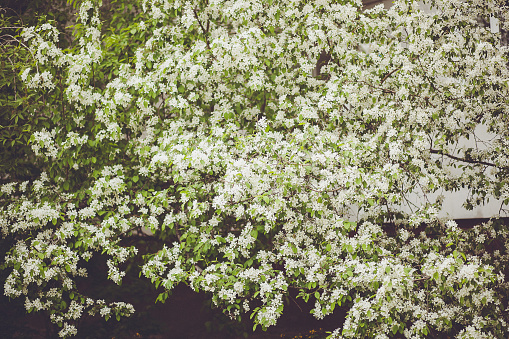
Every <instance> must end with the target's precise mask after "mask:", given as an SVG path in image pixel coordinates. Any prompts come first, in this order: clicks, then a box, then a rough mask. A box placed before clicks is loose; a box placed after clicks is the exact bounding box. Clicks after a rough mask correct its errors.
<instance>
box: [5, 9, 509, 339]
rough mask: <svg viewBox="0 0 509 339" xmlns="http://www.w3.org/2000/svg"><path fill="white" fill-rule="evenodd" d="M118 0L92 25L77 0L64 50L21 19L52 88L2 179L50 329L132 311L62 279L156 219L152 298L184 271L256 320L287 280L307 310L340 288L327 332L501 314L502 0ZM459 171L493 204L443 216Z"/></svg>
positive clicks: (508, 136) (34, 294) (269, 311)
mask: <svg viewBox="0 0 509 339" xmlns="http://www.w3.org/2000/svg"><path fill="white" fill-rule="evenodd" d="M132 3H133V5H134V6H135V7H134V8H135V10H133V11H130V12H129V11H127V12H128V13H127V14H126V12H125V11H122V13H120V12H119V13H116V14H115V15H127V16H131V17H130V19H129V20H124V21H123V22H127V23H128V25H129V27H123V28H121V29H120V28H118V27H117V28H115V27H111V34H109V33H108V34H107V35H102V34H101V32H104V31H105V30H104V29H102V27H101V25H103V24H104V25H107V24H108V23H107V22H104V23H102V22H101V20H100V18H99V13H100V11H99V7H100V6H101V4H100V1H99V2H97V1H83V2H82V3H81V7H80V10H79V13H78V17H79V20H78V23H77V25H76V30H75V32H74V37H75V40H76V44H75V45H74V47H72V48H70V49H67V50H61V49H59V48H58V46H57V45H56V42H57V39H58V34H57V33H56V31H55V30H54V28H52V26H50V25H47V24H43V25H41V26H40V27H37V28H26V29H25V30H24V31H23V33H22V36H23V38H24V39H25V40H24V41H25V42H26V44H27V46H28V47H27V48H28V49H29V50H30V52H31V53H32V54H33V55H34V62H33V64H31V65H27V68H26V69H25V70H24V71H23V72H22V73H21V74H20V78H21V80H22V81H23V84H24V86H25V88H26V90H27V91H30V92H31V93H46V92H48V90H55V88H58V93H60V94H62V95H61V96H59V95H57V94H55V93H56V92H57V91H55V93H53V92H48V93H50V94H49V95H53V99H54V100H52V101H48V107H49V108H45V109H48V110H50V111H52V112H55V113H54V114H53V115H51V116H50V117H46V118H47V119H45V120H44V122H41V124H40V125H37V126H34V127H33V132H32V138H31V149H32V152H33V156H32V158H33V159H34V165H36V166H38V168H40V173H41V174H40V175H39V177H35V178H31V179H30V180H28V181H26V180H25V179H23V180H25V181H24V182H18V181H17V180H14V179H13V180H9V178H10V177H9V176H6V177H5V179H6V180H7V183H6V184H4V185H2V186H1V187H0V228H1V230H2V236H4V237H14V239H16V241H17V242H16V244H15V245H14V246H13V247H12V248H11V249H10V250H9V252H8V254H7V256H6V257H5V264H4V265H3V268H9V269H10V270H11V272H10V274H9V276H8V277H7V279H6V281H5V283H4V291H5V292H4V293H5V294H6V295H8V296H9V297H21V296H23V297H24V298H26V299H25V300H26V303H25V305H26V307H27V310H37V311H48V312H49V313H50V314H51V317H50V318H51V320H52V321H53V322H54V323H56V324H57V325H59V326H60V327H62V329H61V331H60V333H59V335H60V336H62V337H68V336H72V335H75V334H76V331H77V328H76V323H77V322H76V320H78V319H79V318H80V317H81V315H82V314H84V313H85V312H87V313H88V314H91V315H95V314H99V315H100V316H101V317H104V319H106V320H108V319H109V318H111V317H114V316H115V317H116V318H117V319H119V318H120V317H121V316H129V315H130V314H132V312H134V309H133V308H132V306H131V305H129V304H124V303H122V302H114V301H111V302H110V301H108V302H106V301H105V300H93V299H91V298H88V297H86V296H84V295H82V294H81V293H82V292H81V291H79V290H78V287H77V284H76V279H78V277H81V278H84V277H86V275H87V272H86V270H85V268H84V267H82V260H85V261H88V260H89V259H90V258H91V257H92V256H94V255H95V254H104V255H106V256H107V259H106V266H107V268H108V273H107V274H108V278H109V279H110V280H112V281H113V282H114V283H116V284H120V283H121V281H122V278H123V277H124V276H125V274H126V272H125V271H123V268H122V267H123V266H122V264H123V263H126V262H129V261H130V260H132V259H133V258H134V257H136V256H137V255H138V252H145V251H139V250H138V247H139V246H143V245H142V242H140V243H137V241H138V240H139V239H144V238H146V237H150V238H151V239H153V240H156V241H157V242H159V244H160V246H158V247H157V249H158V250H156V251H154V252H151V253H148V254H147V255H146V256H144V260H145V264H144V265H143V266H142V268H141V272H140V275H143V276H144V277H145V278H148V279H150V281H151V282H152V283H153V284H154V285H155V287H156V288H160V289H162V290H163V292H162V293H161V294H160V295H159V297H158V300H159V301H164V300H165V299H166V298H167V297H168V295H169V293H170V292H171V290H172V289H173V288H174V287H175V286H177V285H178V284H179V283H185V284H188V285H189V286H191V287H192V288H193V290H195V291H205V292H207V293H209V294H210V295H211V298H212V301H213V303H214V305H216V306H217V307H220V308H222V309H224V310H225V312H226V313H227V314H228V315H230V316H231V317H232V318H235V319H240V318H241V317H242V316H244V315H245V314H246V313H247V314H250V315H251V318H252V319H253V321H254V323H255V327H256V326H257V325H260V326H262V327H263V328H266V327H268V326H272V325H275V324H276V323H277V321H278V319H279V317H280V316H281V314H282V313H283V312H284V308H285V301H284V300H285V296H287V295H289V293H290V292H289V290H291V289H293V290H296V291H298V297H299V298H301V299H303V300H304V301H305V302H310V303H312V304H313V305H314V308H313V310H312V313H313V315H314V316H315V317H316V318H317V319H322V318H324V317H326V316H328V315H330V314H332V313H334V311H335V310H337V309H339V308H342V309H343V310H345V311H346V312H347V316H346V320H345V321H344V323H342V324H338V328H337V330H335V331H334V332H333V333H332V334H331V337H332V338H362V337H378V338H388V337H391V336H396V335H398V333H399V335H403V336H405V337H406V338H426V337H439V336H450V337H453V336H455V337H457V338H470V337H472V338H483V337H486V338H492V337H498V338H504V337H507V336H508V335H509V324H508V321H509V318H508V317H507V312H506V311H505V309H506V308H507V303H508V302H509V294H508V293H507V290H508V289H507V287H508V285H507V284H508V283H507V282H506V280H507V279H506V276H505V274H507V272H508V271H507V270H508V263H509V230H508V226H507V225H506V223H505V222H504V219H501V217H503V216H504V215H505V214H504V213H506V212H507V210H506V206H507V204H508V203H509V199H508V197H509V193H508V192H509V188H508V187H509V166H508V164H509V153H508V151H507V150H508V149H509V148H508V147H507V146H509V132H508V129H507V126H508V124H509V115H508V112H509V100H508V99H507V98H508V97H509V96H508V95H507V94H508V89H509V88H508V83H507V79H509V70H508V68H507V65H506V63H507V51H508V50H507V48H506V47H504V46H502V39H501V37H500V36H499V35H497V34H496V33H493V32H491V30H490V29H489V27H484V26H482V25H481V24H480V23H479V21H480V20H478V19H479V18H488V17H490V16H492V15H501V16H502V17H503V16H504V15H506V16H507V6H506V5H504V4H502V1H489V2H481V1H474V0H471V1H463V0H448V1H442V0H433V1H429V5H431V6H432V7H433V11H432V12H431V13H430V11H424V10H422V7H420V5H419V2H417V1H413V0H405V1H403V0H401V1H399V0H397V1H395V3H394V5H393V6H392V7H391V8H390V9H388V10H386V9H383V7H382V6H376V7H374V8H373V9H370V10H364V9H363V8H362V1H360V0H341V1H329V0H320V1H314V2H309V1H304V0H302V1H301V0H267V1H243V0H242V1H241V0H239V1H237V0H234V1H219V0H217V1H209V2H201V3H200V4H198V3H197V2H193V1H188V0H182V1H167V0H139V1H138V0H132ZM502 23H503V24H504V25H505V21H502ZM129 41H131V42H132V41H136V45H135V46H134V45H130V44H129V43H128V42H129ZM33 72H35V73H33ZM56 79H59V80H58V81H57V80H56ZM51 93H53V94H51ZM35 113H36V114H37V113H38V112H35ZM480 129H484V130H486V131H487V132H486V134H485V135H488V136H487V137H486V138H483V137H482V135H479V130H480ZM465 140H473V141H474V146H471V145H472V143H467V142H465ZM71 170H72V171H71ZM461 187H465V188H467V189H468V190H469V195H468V197H467V200H466V201H465V206H466V207H468V208H472V207H474V206H475V205H479V204H482V203H483V202H485V201H488V200H489V199H501V200H500V201H501V207H500V211H499V213H498V214H496V215H493V217H492V218H491V219H490V220H489V221H488V222H484V223H481V224H479V225H476V226H474V227H473V228H471V229H461V228H460V227H458V225H457V223H456V222H454V221H452V220H450V218H448V217H441V216H442V215H444V214H446V213H447V212H448V211H444V208H443V201H444V199H447V196H446V195H445V198H444V194H445V193H446V192H453V191H456V190H458V189H459V188H461ZM443 193H444V194H443ZM127 244H129V245H127ZM153 248H154V247H151V249H150V250H152V249H153ZM131 266H136V265H131Z"/></svg>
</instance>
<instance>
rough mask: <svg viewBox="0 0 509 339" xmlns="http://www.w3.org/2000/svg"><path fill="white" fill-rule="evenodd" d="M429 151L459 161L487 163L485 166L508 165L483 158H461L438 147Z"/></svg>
mask: <svg viewBox="0 0 509 339" xmlns="http://www.w3.org/2000/svg"><path fill="white" fill-rule="evenodd" d="M429 151H430V152H431V154H439V155H443V156H446V157H448V158H451V159H454V160H458V161H462V162H468V163H470V164H479V165H485V166H490V167H497V168H507V167H503V166H498V165H496V164H493V163H491V162H486V161H482V160H473V159H465V158H460V157H457V156H454V155H451V154H448V153H444V152H442V151H440V150H437V149H430V150H429Z"/></svg>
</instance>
